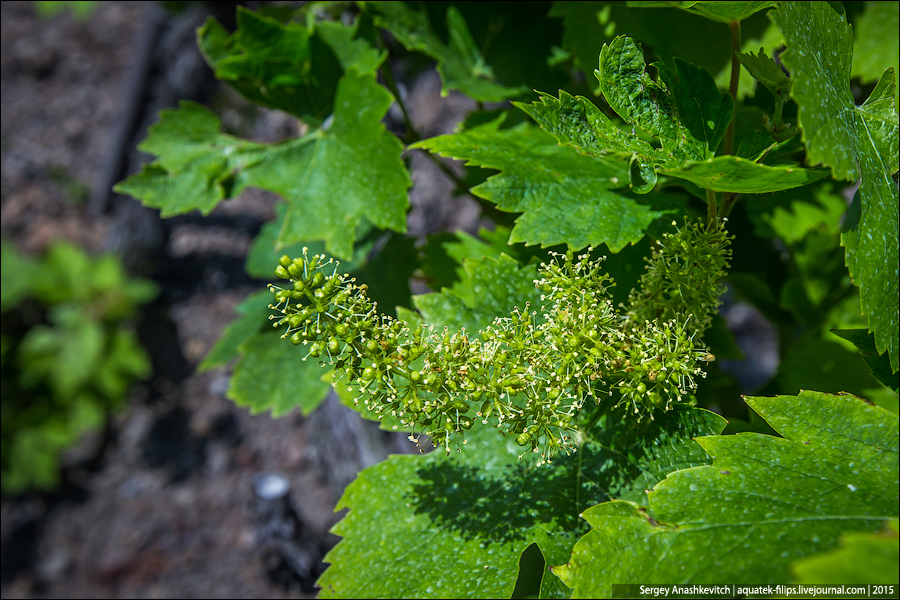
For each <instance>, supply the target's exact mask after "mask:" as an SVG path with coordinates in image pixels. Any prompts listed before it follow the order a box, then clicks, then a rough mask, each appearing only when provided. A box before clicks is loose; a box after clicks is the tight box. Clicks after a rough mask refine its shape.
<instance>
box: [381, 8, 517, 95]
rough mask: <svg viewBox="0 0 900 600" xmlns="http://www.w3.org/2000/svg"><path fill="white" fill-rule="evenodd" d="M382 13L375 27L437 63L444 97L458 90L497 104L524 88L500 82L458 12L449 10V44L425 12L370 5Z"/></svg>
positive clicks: (408, 48)
mask: <svg viewBox="0 0 900 600" xmlns="http://www.w3.org/2000/svg"><path fill="white" fill-rule="evenodd" d="M368 4H370V5H372V6H374V7H375V10H377V11H378V12H379V13H380V14H378V15H376V16H375V24H376V25H377V26H379V27H382V28H384V29H387V30H388V31H390V32H391V34H392V35H393V36H394V37H395V38H397V40H398V41H399V42H400V43H401V44H403V46H404V47H405V48H406V49H407V50H418V51H420V52H423V53H425V54H427V55H428V56H430V57H431V58H433V59H435V60H436V61H437V69H438V73H440V75H441V80H442V81H443V87H442V88H441V95H442V96H446V95H447V93H448V92H449V91H450V90H459V91H461V92H463V93H464V94H466V95H467V96H469V97H470V98H473V99H475V100H478V101H480V102H496V101H501V100H506V99H507V98H513V97H515V96H519V95H520V94H522V92H524V91H525V89H524V88H511V87H505V86H503V85H502V84H500V83H499V82H497V80H496V78H495V77H494V72H493V71H492V70H491V67H490V66H489V65H487V64H486V63H485V62H484V58H483V57H482V55H481V52H480V51H479V50H478V46H477V45H476V43H475V40H473V39H472V34H471V33H470V32H469V27H468V26H467V25H466V22H465V20H464V19H463V17H462V14H460V12H459V9H457V8H456V7H454V6H451V7H449V8H448V9H447V29H448V30H449V34H450V42H449V44H445V43H444V42H443V41H442V40H441V38H440V37H439V36H438V35H437V34H436V33H435V32H434V31H433V30H432V28H431V24H430V23H429V22H428V15H426V14H425V12H424V11H423V12H418V11H415V10H413V9H411V8H410V7H408V6H407V5H406V4H405V3H403V2H370V3H368Z"/></svg>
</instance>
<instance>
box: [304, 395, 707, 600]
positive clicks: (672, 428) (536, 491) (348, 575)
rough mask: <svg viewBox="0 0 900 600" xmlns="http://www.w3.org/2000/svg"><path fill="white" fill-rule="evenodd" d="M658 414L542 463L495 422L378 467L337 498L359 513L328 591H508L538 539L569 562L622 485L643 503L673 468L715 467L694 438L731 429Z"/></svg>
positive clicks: (693, 416)
mask: <svg viewBox="0 0 900 600" xmlns="http://www.w3.org/2000/svg"><path fill="white" fill-rule="evenodd" d="M657 421H658V422H656V421H654V422H652V423H648V424H646V429H645V430H644V431H641V432H640V433H638V432H636V431H634V429H633V428H631V427H626V426H624V425H622V423H621V422H616V424H615V425H612V424H610V423H607V422H606V421H604V422H603V423H602V424H601V426H598V427H597V432H598V434H597V437H596V438H595V439H590V440H588V441H586V443H585V444H583V445H582V447H581V448H580V449H579V450H578V452H577V453H575V454H573V455H571V456H566V457H561V458H559V459H557V460H554V461H553V462H552V463H550V464H548V465H544V466H543V467H540V468H535V467H534V465H533V462H532V461H529V460H525V459H523V460H518V459H517V456H518V455H519V453H520V452H521V449H520V448H519V447H518V446H516V445H515V444H514V443H513V442H512V440H504V439H503V438H502V437H501V436H499V435H497V434H496V432H494V431H491V430H489V429H487V430H484V431H482V432H479V433H473V434H472V435H471V436H469V437H468V440H469V444H468V445H467V446H466V448H465V451H464V452H460V453H455V452H453V453H451V454H450V455H449V456H448V455H446V454H445V453H443V452H440V451H438V452H431V453H429V454H426V455H424V456H392V457H390V458H389V459H388V460H386V461H384V462H382V463H381V464H378V465H375V466H373V467H369V468H368V469H366V470H365V471H363V472H362V473H360V474H359V476H358V477H357V479H356V481H354V482H353V483H352V484H351V485H350V486H349V487H348V488H347V490H346V492H344V496H343V497H342V498H341V500H340V502H339V503H338V506H337V508H338V509H341V508H349V509H350V512H349V513H347V516H346V517H344V519H343V520H342V521H341V522H340V523H338V524H337V525H336V526H335V527H334V529H333V530H332V531H333V532H334V533H336V534H337V535H340V536H342V537H343V538H344V539H343V540H342V541H341V542H339V543H338V545H337V546H335V547H334V549H333V550H332V551H331V552H330V553H329V554H328V555H327V556H326V557H325V561H326V562H328V563H330V564H331V566H330V567H329V568H328V570H326V571H325V573H324V574H323V575H322V577H321V578H320V579H319V581H318V585H319V586H320V587H321V588H322V591H321V594H320V595H321V596H322V597H323V598H332V597H339V598H340V597H345V598H346V597H361V596H372V597H387V596H390V597H403V598H421V597H431V596H440V597H448V598H449V597H453V598H484V597H488V598H501V597H509V596H510V594H511V593H512V591H513V588H514V586H515V582H516V574H517V571H518V563H519V557H520V555H521V554H522V552H523V551H524V550H525V549H526V548H527V547H528V546H529V545H530V544H532V543H537V544H538V545H539V547H540V549H541V551H542V552H543V554H544V556H545V557H546V558H547V560H548V561H549V562H550V563H551V564H553V563H554V562H557V561H560V560H565V558H566V557H567V556H568V553H569V552H570V549H571V547H572V544H573V543H574V542H575V540H576V538H577V536H578V535H579V534H580V533H581V532H582V531H583V526H582V525H581V524H579V521H578V518H577V515H578V513H579V512H580V511H581V510H583V509H584V507H586V506H589V505H591V504H592V503H594V502H596V501H597V500H598V499H603V498H609V497H610V496H611V495H617V494H620V493H625V494H627V495H628V497H630V498H634V499H635V500H636V501H642V499H643V498H644V497H645V495H644V488H646V487H648V486H651V485H653V484H654V483H655V482H657V481H659V480H660V479H661V478H662V477H664V476H665V474H666V473H669V472H671V471H672V470H674V469H676V468H681V467H686V466H695V465H698V464H705V457H704V456H703V453H702V452H698V451H697V449H696V448H697V447H696V445H695V444H693V442H692V441H691V436H696V435H702V434H703V433H704V432H706V433H711V432H718V431H721V429H722V426H723V420H722V419H721V418H720V417H717V416H716V415H713V414H711V413H708V412H706V411H700V410H696V411H695V410H689V411H673V412H671V413H668V414H666V415H660V418H659V419H658V420H657ZM604 426H605V427H604ZM692 446H693V447H694V449H692V448H691V447H692ZM372 523H378V524H379V526H378V527H375V528H373V527H372V526H371V524H372Z"/></svg>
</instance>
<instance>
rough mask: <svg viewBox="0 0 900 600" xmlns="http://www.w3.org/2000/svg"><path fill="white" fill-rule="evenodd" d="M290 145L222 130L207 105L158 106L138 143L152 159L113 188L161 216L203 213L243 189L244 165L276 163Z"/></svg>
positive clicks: (192, 103)
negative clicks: (156, 115)
mask: <svg viewBox="0 0 900 600" xmlns="http://www.w3.org/2000/svg"><path fill="white" fill-rule="evenodd" d="M290 144H291V142H285V143H282V144H275V145H272V146H266V145H265V144H257V143H255V142H249V141H247V140H242V139H239V138H236V137H233V136H230V135H225V134H223V133H221V123H220V122H219V119H218V118H217V117H216V116H215V115H214V114H213V113H212V112H211V111H210V110H209V109H207V108H205V107H204V106H201V105H199V104H196V103H194V102H189V101H182V102H181V103H179V108H178V109H166V110H162V111H160V113H159V121H157V122H156V123H154V124H153V125H151V126H150V129H149V130H148V135H147V138H146V139H144V141H143V142H141V143H140V145H139V146H138V149H139V150H141V151H143V152H147V153H150V154H155V155H157V158H156V160H154V161H153V162H152V163H150V164H149V165H144V167H143V169H142V170H141V171H140V172H139V173H135V174H134V175H132V176H131V177H129V178H128V179H126V180H125V181H122V182H119V183H118V184H116V186H115V187H114V188H113V189H114V190H115V191H117V192H119V193H122V194H129V195H131V196H134V197H135V198H138V199H139V200H141V202H143V203H144V204H145V205H147V206H151V207H153V208H159V209H160V213H161V215H162V216H163V217H171V216H173V215H180V214H183V213H187V212H190V211H192V210H199V211H200V212H201V213H203V214H208V213H209V212H210V211H212V209H214V208H215V207H216V205H218V203H219V202H220V201H221V200H224V199H226V198H232V197H234V196H235V195H237V194H238V193H239V192H240V190H241V189H243V185H245V184H243V183H242V182H241V179H242V175H243V173H244V171H245V170H246V169H248V168H250V167H252V166H255V165H257V164H259V163H261V162H262V163H270V164H271V163H278V162H280V161H281V160H283V156H284V154H283V153H284V152H285V151H286V149H287V148H288V147H289V146H290Z"/></svg>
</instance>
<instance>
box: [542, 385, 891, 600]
mask: <svg viewBox="0 0 900 600" xmlns="http://www.w3.org/2000/svg"><path fill="white" fill-rule="evenodd" d="M745 400H746V401H747V403H748V404H749V405H750V406H751V408H753V409H754V410H755V411H756V412H757V413H759V414H760V415H761V416H762V417H763V418H765V419H766V421H768V423H769V424H770V425H771V426H772V427H773V428H774V429H775V430H776V431H778V432H779V433H780V434H782V435H784V436H786V437H785V438H778V437H773V436H767V435H761V434H756V433H742V434H738V435H731V436H712V437H706V438H699V439H698V440H697V441H698V442H699V444H700V445H701V446H702V447H703V448H704V450H706V451H707V452H708V453H709V454H710V455H711V456H712V458H713V464H712V466H703V467H697V468H691V469H684V470H681V471H677V472H675V473H672V474H670V475H669V476H668V477H667V478H666V479H665V480H664V481H662V482H661V483H659V484H658V485H656V487H655V488H653V490H652V491H651V492H650V493H649V496H650V501H649V506H648V507H647V508H646V509H645V508H642V507H640V506H639V505H637V504H635V503H632V502H626V501H621V500H618V501H613V502H607V503H605V504H600V505H597V506H594V507H592V508H589V509H588V510H587V511H585V512H584V518H585V519H586V520H587V521H588V522H589V523H590V524H591V526H592V528H593V529H592V531H591V532H590V533H588V534H587V535H585V536H584V537H583V538H582V539H581V540H580V541H579V542H578V543H577V544H576V546H575V548H574V550H573V552H572V556H571V559H570V560H569V563H568V564H566V565H563V566H560V567H554V568H553V572H554V573H556V574H558V575H560V577H561V578H562V579H563V581H564V582H565V583H566V584H567V585H569V587H572V588H574V595H575V596H577V597H589V598H604V597H610V594H611V591H612V589H611V585H612V584H614V583H632V582H634V581H641V582H643V583H647V584H653V583H667V584H672V583H697V584H702V583H717V582H722V581H730V582H734V583H738V584H741V583H750V582H752V583H754V584H766V583H773V584H774V583H781V582H784V581H787V579H788V575H789V573H788V569H789V567H790V565H791V563H792V562H793V561H794V560H796V559H798V558H800V557H803V556H808V555H811V554H814V553H816V552H822V551H826V550H829V549H832V548H835V547H836V546H837V544H838V540H839V539H840V535H841V534H842V533H845V532H851V531H876V530H879V529H881V528H882V527H883V526H884V522H885V520H886V519H890V518H892V517H896V516H897V507H898V504H897V500H898V477H900V474H898V460H897V459H898V439H897V427H898V419H897V416H896V415H892V414H890V413H888V412H887V411H885V410H884V409H882V408H879V407H876V406H871V405H869V404H867V403H866V402H864V401H862V400H861V399H859V398H856V397H854V396H832V395H829V394H823V393H820V392H809V391H805V392H801V393H800V395H799V396H798V397H793V396H777V397H774V398H749V397H748V398H745Z"/></svg>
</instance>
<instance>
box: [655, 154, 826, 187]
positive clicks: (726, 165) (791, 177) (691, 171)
mask: <svg viewBox="0 0 900 600" xmlns="http://www.w3.org/2000/svg"><path fill="white" fill-rule="evenodd" d="M659 172H660V173H662V174H665V175H671V176H672V177H678V178H679V179H686V180H687V181H690V182H692V183H696V184H697V185H699V186H701V187H704V188H709V189H711V190H713V191H716V192H736V193H739V194H765V193H767V192H777V191H781V190H788V189H792V188H796V187H800V186H804V185H807V184H810V183H813V182H815V181H819V180H820V179H823V178H825V177H828V170H826V169H801V168H798V167H785V166H775V167H773V166H769V165H763V164H760V163H757V162H753V161H752V160H747V159H745V158H741V157H739V156H717V157H715V158H711V159H709V160H705V161H702V162H695V161H688V162H685V163H683V164H682V165H681V166H679V167H677V168H675V169H660V171H659Z"/></svg>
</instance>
